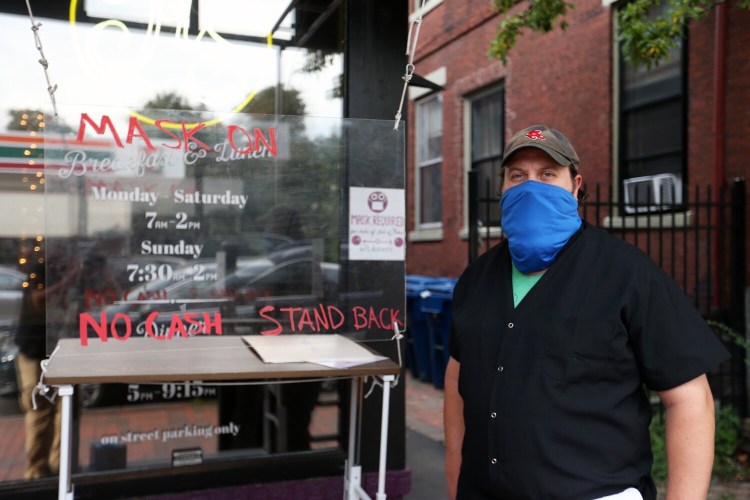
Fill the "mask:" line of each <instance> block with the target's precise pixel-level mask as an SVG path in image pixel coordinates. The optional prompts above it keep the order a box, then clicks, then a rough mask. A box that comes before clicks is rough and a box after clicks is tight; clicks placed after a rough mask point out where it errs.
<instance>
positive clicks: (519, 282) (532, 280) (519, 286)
mask: <svg viewBox="0 0 750 500" xmlns="http://www.w3.org/2000/svg"><path fill="white" fill-rule="evenodd" d="M510 265H511V267H512V268H513V272H512V273H511V281H512V282H513V307H518V304H520V303H521V301H522V300H523V298H524V297H526V294H527V293H529V290H531V289H532V288H534V285H536V283H537V281H539V279H540V278H541V277H542V276H543V275H544V273H539V274H533V275H532V274H524V273H522V272H521V271H519V270H518V269H516V265H515V264H513V262H511V264H510Z"/></svg>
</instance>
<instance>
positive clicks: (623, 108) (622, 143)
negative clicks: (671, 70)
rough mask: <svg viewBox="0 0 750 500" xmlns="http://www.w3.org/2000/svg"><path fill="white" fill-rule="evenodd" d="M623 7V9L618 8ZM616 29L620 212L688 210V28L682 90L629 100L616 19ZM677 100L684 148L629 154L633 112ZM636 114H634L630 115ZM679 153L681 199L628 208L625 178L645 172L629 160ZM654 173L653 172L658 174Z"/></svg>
mask: <svg viewBox="0 0 750 500" xmlns="http://www.w3.org/2000/svg"><path fill="white" fill-rule="evenodd" d="M618 10H619V9H618ZM614 18H615V20H616V19H617V16H614ZM615 25H616V29H615V31H614V32H615V46H614V52H615V54H614V55H615V58H616V67H617V70H618V71H617V78H616V80H615V81H616V83H617V91H616V95H615V99H616V108H615V109H616V113H617V117H616V123H617V131H616V135H615V137H616V138H617V142H618V145H617V148H616V151H615V155H614V156H615V159H616V161H617V170H616V175H613V182H614V183H615V186H614V187H615V191H614V192H615V193H617V197H618V201H619V203H618V204H617V209H618V212H619V214H621V215H622V216H629V217H630V216H637V215H647V214H649V213H652V214H658V213H665V212H676V211H677V212H679V211H684V210H685V200H686V196H685V195H686V193H685V190H686V187H687V185H688V174H689V170H688V129H689V113H688V111H689V110H688V98H689V96H688V87H687V85H688V70H689V67H688V63H689V60H688V56H689V54H688V46H689V43H688V37H687V32H686V33H685V35H684V36H683V38H682V41H681V46H680V48H679V49H678V53H679V56H680V61H679V63H678V65H677V68H678V71H679V75H678V77H677V79H678V81H679V91H678V92H673V93H669V92H667V93H663V94H662V95H659V96H658V97H653V96H652V94H648V95H647V97H645V98H644V97H641V98H640V99H634V100H637V101H638V102H635V103H633V102H630V103H628V102H627V97H628V96H627V94H626V69H627V66H628V64H630V63H628V62H627V61H626V59H625V57H624V55H623V52H622V43H621V42H618V41H617V33H618V32H619V25H617V23H616V21H615ZM658 70H659V67H658V66H657V67H655V68H653V69H651V70H649V71H658ZM667 81H668V78H661V79H657V80H655V82H652V83H651V84H652V85H653V84H654V83H656V84H659V83H665V82H667ZM675 101H678V102H679V105H680V118H679V119H680V120H681V123H680V142H681V148H680V149H679V150H676V149H672V150H669V151H666V150H665V151H661V152H656V151H654V152H651V153H648V154H646V155H641V156H633V157H630V156H629V155H628V144H629V141H628V135H629V132H630V130H633V129H634V128H633V127H631V129H628V128H627V127H626V123H627V118H628V116H629V114H630V113H637V112H643V111H644V110H649V109H652V110H653V109H658V107H660V106H668V105H669V104H670V103H674V102H675ZM630 116H633V115H630ZM665 155H666V156H679V173H680V178H681V192H680V193H676V195H677V196H678V202H677V203H675V204H673V205H671V206H669V207H668V208H662V209H658V208H656V207H653V209H652V207H642V208H644V209H645V211H644V210H640V207H639V208H638V209H637V210H634V209H632V208H631V209H630V210H628V209H627V207H626V206H625V181H626V180H628V179H634V178H638V177H640V176H641V175H642V174H638V173H634V172H630V171H629V169H628V164H629V163H630V162H632V161H634V160H636V159H640V160H644V159H646V160H647V159H655V158H658V157H660V156H665ZM673 173H674V172H672V171H663V172H661V171H660V172H658V173H657V174H673ZM657 174H652V175H657Z"/></svg>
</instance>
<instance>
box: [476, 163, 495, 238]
mask: <svg viewBox="0 0 750 500" xmlns="http://www.w3.org/2000/svg"><path fill="white" fill-rule="evenodd" d="M474 169H475V170H476V171H477V183H478V186H477V193H478V195H479V199H480V200H481V201H482V203H480V204H479V213H478V214H477V215H478V216H479V220H480V221H481V222H482V224H484V225H488V224H493V225H497V224H499V222H500V206H499V204H498V203H497V195H498V193H499V192H500V159H499V158H498V159H495V160H488V161H484V162H481V163H477V164H475V165H474Z"/></svg>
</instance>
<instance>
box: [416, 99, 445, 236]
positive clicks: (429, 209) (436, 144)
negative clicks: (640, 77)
mask: <svg viewBox="0 0 750 500" xmlns="http://www.w3.org/2000/svg"><path fill="white" fill-rule="evenodd" d="M416 133H417V176H416V178H417V182H418V190H417V199H418V200H419V205H418V218H417V220H418V221H419V225H420V226H423V227H425V226H427V227H429V226H437V225H439V224H440V221H441V209H442V200H441V196H440V188H441V170H442V161H443V147H442V140H443V96H442V94H435V95H433V96H430V97H428V98H427V99H424V100H423V101H420V102H418V103H417V131H416Z"/></svg>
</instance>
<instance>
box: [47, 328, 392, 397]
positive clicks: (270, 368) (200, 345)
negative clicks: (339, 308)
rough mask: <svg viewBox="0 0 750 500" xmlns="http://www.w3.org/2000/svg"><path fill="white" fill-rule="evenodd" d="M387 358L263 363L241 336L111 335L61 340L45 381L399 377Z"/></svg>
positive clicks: (91, 381)
mask: <svg viewBox="0 0 750 500" xmlns="http://www.w3.org/2000/svg"><path fill="white" fill-rule="evenodd" d="M399 370H400V368H399V366H398V364H396V363H394V362H393V361H392V360H390V359H386V360H382V361H377V362H374V363H368V364H366V365H359V366H354V367H350V368H329V367H326V366H322V365H317V364H313V363H264V362H263V361H262V360H261V359H260V358H259V357H258V356H257V354H256V353H255V351H253V350H252V349H251V348H250V347H248V345H247V344H246V343H245V342H244V341H243V340H242V338H241V337H239V336H222V337H219V336H212V337H208V336H204V337H192V338H174V339H171V340H168V341H156V340H153V339H149V338H131V339H128V340H127V341H118V340H115V339H110V340H109V341H107V342H98V341H97V342H92V343H89V345H87V346H82V345H81V344H80V341H79V340H78V339H62V340H60V342H59V344H58V348H57V351H56V352H55V353H54V354H53V355H52V356H51V358H50V361H49V364H48V367H47V372H46V374H45V376H44V380H45V382H46V383H47V384H50V385H66V384H73V385H74V384H87V383H99V384H101V383H144V382H182V381H191V380H201V381H209V380H213V381H261V380H274V379H304V378H324V377H360V376H365V375H397V374H398V373H399Z"/></svg>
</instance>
